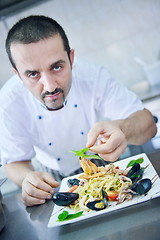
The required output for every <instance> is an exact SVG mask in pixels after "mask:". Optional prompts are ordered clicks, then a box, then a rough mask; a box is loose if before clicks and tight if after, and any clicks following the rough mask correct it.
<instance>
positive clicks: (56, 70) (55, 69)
mask: <svg viewBox="0 0 160 240" xmlns="http://www.w3.org/2000/svg"><path fill="white" fill-rule="evenodd" d="M53 70H54V71H55V72H58V71H59V70H61V67H60V66H55V67H54V68H53Z"/></svg>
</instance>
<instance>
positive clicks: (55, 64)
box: [49, 60, 66, 69]
mask: <svg viewBox="0 0 160 240" xmlns="http://www.w3.org/2000/svg"><path fill="white" fill-rule="evenodd" d="M65 63H66V62H65V61H64V60H58V61H57V62H54V63H53V64H51V65H50V67H49V69H52V68H54V67H55V66H57V65H61V64H62V65H63V64H65Z"/></svg>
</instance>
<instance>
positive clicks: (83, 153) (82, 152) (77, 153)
mask: <svg viewBox="0 0 160 240" xmlns="http://www.w3.org/2000/svg"><path fill="white" fill-rule="evenodd" d="M87 151H89V148H82V149H81V150H72V151H69V152H73V153H74V154H75V156H79V157H81V158H94V159H100V160H102V158H100V157H99V156H97V155H87V154H86V152H87Z"/></svg>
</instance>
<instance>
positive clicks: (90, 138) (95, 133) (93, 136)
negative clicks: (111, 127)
mask: <svg viewBox="0 0 160 240" xmlns="http://www.w3.org/2000/svg"><path fill="white" fill-rule="evenodd" d="M103 133H104V128H103V125H102V124H100V123H96V124H95V125H94V126H93V127H92V128H91V129H90V131H89V132H88V135H87V143H86V147H87V148H90V147H92V146H93V145H94V144H95V143H96V141H97V139H98V137H99V135H101V134H103Z"/></svg>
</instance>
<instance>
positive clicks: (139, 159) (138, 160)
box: [127, 158, 144, 168]
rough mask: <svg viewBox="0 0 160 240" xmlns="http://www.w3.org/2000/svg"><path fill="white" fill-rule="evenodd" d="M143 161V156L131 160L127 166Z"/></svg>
mask: <svg viewBox="0 0 160 240" xmlns="http://www.w3.org/2000/svg"><path fill="white" fill-rule="evenodd" d="M143 161H144V159H143V158H138V159H136V160H131V161H130V162H129V163H128V165H127V168H128V167H132V166H133V165H134V164H135V163H139V164H141V163H143Z"/></svg>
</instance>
